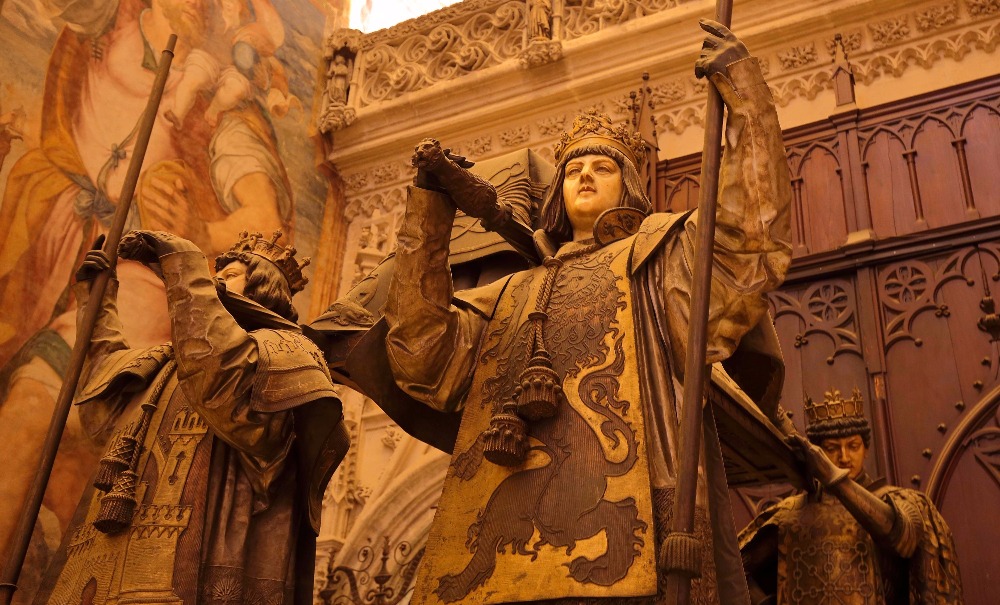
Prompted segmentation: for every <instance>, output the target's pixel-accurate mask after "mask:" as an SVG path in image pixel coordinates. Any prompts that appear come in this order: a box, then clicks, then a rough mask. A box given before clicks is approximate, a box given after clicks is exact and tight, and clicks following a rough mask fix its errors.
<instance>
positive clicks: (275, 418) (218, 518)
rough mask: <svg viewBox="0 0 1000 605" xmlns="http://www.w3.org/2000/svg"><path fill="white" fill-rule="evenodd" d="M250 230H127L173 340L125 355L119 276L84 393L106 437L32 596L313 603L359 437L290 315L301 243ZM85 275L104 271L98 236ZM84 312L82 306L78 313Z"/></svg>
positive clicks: (85, 416)
mask: <svg viewBox="0 0 1000 605" xmlns="http://www.w3.org/2000/svg"><path fill="white" fill-rule="evenodd" d="M280 235H281V233H280V232H275V235H274V237H273V238H264V237H262V236H261V235H260V234H257V233H253V234H251V233H246V232H244V233H243V234H242V236H241V239H240V240H239V241H238V242H237V243H236V245H234V246H233V247H232V248H231V249H230V250H229V251H227V252H225V253H223V254H222V255H220V256H219V257H218V258H217V259H216V263H215V267H216V271H217V275H216V278H215V279H213V278H212V277H211V276H210V274H209V270H208V263H207V262H206V259H205V256H204V255H203V254H202V253H201V251H200V250H198V248H197V247H195V245H194V244H192V243H191V242H189V241H187V240H185V239H182V238H180V237H177V236H174V235H170V234H168V233H162V232H151V231H133V232H131V233H129V234H128V235H126V237H125V238H124V239H123V240H122V243H121V245H120V247H119V254H120V256H121V257H122V258H127V259H133V260H137V261H140V262H142V263H144V264H145V265H147V266H148V267H150V268H151V269H153V271H154V272H156V273H157V274H158V275H160V276H161V277H162V278H163V280H164V282H165V285H166V290H167V300H168V306H169V312H170V320H171V333H172V342H170V343H166V344H163V345H160V346H155V347H152V348H148V349H132V348H129V346H128V344H127V343H126V342H125V340H124V338H123V337H122V333H121V328H120V323H119V321H118V314H117V304H116V294H117V283H116V282H114V281H112V282H111V285H110V287H109V290H108V292H107V293H106V295H105V298H104V300H103V301H96V300H95V301H89V304H102V305H103V308H102V311H101V314H100V316H99V319H98V323H97V326H96V328H95V330H94V335H93V337H92V339H91V346H90V353H89V359H88V368H87V372H86V374H85V380H84V381H83V382H81V387H80V389H79V390H78V392H77V396H76V403H77V404H78V405H79V406H80V416H81V419H82V421H83V423H84V426H85V428H86V430H87V432H88V433H89V434H90V435H91V436H92V437H93V438H94V439H95V440H96V441H98V442H99V443H101V444H104V445H105V446H106V453H105V455H104V457H103V458H102V459H101V463H100V466H99V468H98V471H97V475H96V478H95V480H94V489H93V490H90V491H89V492H88V493H86V494H85V495H84V498H83V500H82V501H81V503H80V506H79V509H78V511H77V515H76V517H75V521H74V523H75V527H74V528H72V529H71V530H70V531H69V532H68V534H67V536H68V539H67V542H66V544H65V548H64V550H63V551H62V552H61V553H60V554H59V555H58V556H57V561H56V564H55V565H53V568H52V570H51V571H50V572H49V573H50V577H49V579H48V580H47V582H46V585H45V588H44V589H43V591H42V592H41V593H40V594H39V596H38V597H37V602H39V603H64V602H79V600H80V599H81V598H83V599H84V600H86V596H87V595H91V596H92V597H93V598H94V599H98V600H101V601H116V602H117V601H118V600H120V599H126V598H127V599H133V600H137V601H144V602H157V603H180V602H186V603H195V602H198V603H214V602H226V603H256V602H260V603H291V602H293V601H294V602H296V603H311V602H312V577H313V574H314V570H313V564H312V560H313V556H314V553H315V532H316V531H317V530H318V526H319V512H320V507H321V502H322V496H323V492H324V488H325V485H326V482H327V481H328V479H329V477H330V475H331V474H332V472H333V470H334V469H335V468H336V466H337V464H339V462H340V460H342V459H343V456H344V454H345V453H346V451H347V447H348V445H349V438H348V435H347V431H346V429H345V428H344V426H343V423H342V418H343V415H342V409H341V406H340V401H339V399H337V397H336V394H335V392H334V390H333V384H332V382H331V379H330V374H329V371H328V370H327V368H326V364H325V363H324V362H323V358H322V355H321V354H320V352H319V350H318V349H317V348H316V346H315V345H314V344H313V343H312V342H311V341H309V340H308V339H307V338H306V337H305V336H304V335H303V334H302V333H301V331H300V329H299V327H298V326H297V325H296V323H295V320H296V318H297V317H296V312H295V310H294V308H293V307H292V295H293V294H294V293H296V292H298V291H300V290H301V289H302V288H303V287H304V285H305V283H306V278H305V277H303V275H302V272H301V267H302V266H304V263H303V264H300V262H299V261H298V260H296V258H295V250H294V249H293V248H290V247H286V246H282V245H279V244H278V243H277V241H278V238H279V237H280ZM95 248H96V249H95V250H93V251H91V252H90V253H89V254H88V256H87V258H86V260H85V261H84V264H83V265H82V267H81V269H80V271H79V272H78V274H77V277H78V283H77V285H76V292H77V296H79V297H80V298H79V300H80V301H81V302H80V304H79V309H81V310H82V309H84V307H85V303H87V302H88V301H87V299H88V294H89V292H90V280H91V279H93V277H94V276H95V275H96V274H97V273H98V272H100V271H102V270H107V268H108V266H109V265H108V258H107V255H105V254H104V252H102V251H100V249H99V248H100V245H97V246H95ZM81 313H82V311H81Z"/></svg>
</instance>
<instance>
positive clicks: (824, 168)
mask: <svg viewBox="0 0 1000 605" xmlns="http://www.w3.org/2000/svg"><path fill="white" fill-rule="evenodd" d="M793 153H794V152H793ZM792 166H793V173H792V186H793V188H798V189H799V191H797V192H796V193H798V195H797V198H798V202H799V205H800V207H801V212H802V220H801V223H802V227H804V235H805V237H804V241H803V242H802V243H803V244H804V245H805V246H806V249H807V250H808V251H809V252H810V253H815V252H823V251H825V250H833V249H834V248H836V247H837V246H840V245H841V244H843V243H844V241H845V240H846V239H847V217H846V216H845V214H844V189H843V183H842V181H841V167H840V161H839V160H838V159H837V151H836V149H835V147H834V146H832V145H830V144H829V143H828V142H821V143H816V144H813V145H811V146H810V147H809V148H808V149H806V151H805V152H804V153H803V154H802V156H801V159H799V160H798V161H797V162H796V158H794V157H793V158H792Z"/></svg>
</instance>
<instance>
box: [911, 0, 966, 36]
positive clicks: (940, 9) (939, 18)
mask: <svg viewBox="0 0 1000 605" xmlns="http://www.w3.org/2000/svg"><path fill="white" fill-rule="evenodd" d="M914 16H915V17H916V20H917V29H919V30H920V31H922V32H928V31H931V30H935V29H940V28H942V27H944V26H946V25H951V24H952V23H954V22H955V21H956V20H958V5H957V4H955V3H954V2H949V3H947V4H939V5H937V6H932V7H930V8H927V9H924V10H922V11H919V12H918V13H916V15H914Z"/></svg>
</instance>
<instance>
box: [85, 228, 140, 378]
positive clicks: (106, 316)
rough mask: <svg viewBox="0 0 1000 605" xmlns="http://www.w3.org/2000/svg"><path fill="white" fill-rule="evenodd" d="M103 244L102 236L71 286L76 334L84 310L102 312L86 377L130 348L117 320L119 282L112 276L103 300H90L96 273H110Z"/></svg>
mask: <svg viewBox="0 0 1000 605" xmlns="http://www.w3.org/2000/svg"><path fill="white" fill-rule="evenodd" d="M103 244H104V236H103V235H102V236H100V237H99V238H98V239H97V241H96V242H94V246H93V249H92V250H91V251H90V252H88V253H87V255H86V257H84V260H83V263H82V264H81V265H80V268H79V269H78V270H77V272H76V285H74V286H73V294H74V295H75V296H76V323H77V333H79V332H80V326H81V322H82V321H83V316H84V314H85V313H86V309H87V307H88V306H89V305H91V304H99V305H101V311H100V313H98V315H97V323H96V324H94V331H93V333H92V335H91V337H90V349H89V350H88V351H87V372H86V375H87V376H90V375H92V374H93V373H94V371H95V370H96V369H97V368H100V367H101V366H102V365H103V364H104V362H105V361H106V360H107V358H108V356H109V355H111V354H113V353H116V352H118V351H124V350H126V349H128V348H129V347H128V343H127V342H126V341H125V331H124V328H123V327H122V322H121V319H119V317H118V280H117V279H116V278H115V277H114V276H112V277H111V279H109V280H108V285H107V288H106V289H105V290H104V300H102V301H97V300H93V301H92V300H91V298H90V287H91V285H92V283H93V280H94V278H95V277H97V275H98V274H99V273H101V272H103V271H108V270H110V266H111V262H110V261H109V260H108V257H107V255H106V254H105V253H104V251H103V250H102V249H101V248H102V246H103ZM84 382H85V381H84Z"/></svg>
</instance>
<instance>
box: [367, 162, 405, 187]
mask: <svg viewBox="0 0 1000 605" xmlns="http://www.w3.org/2000/svg"><path fill="white" fill-rule="evenodd" d="M400 172H401V170H400V168H399V166H398V165H396V164H392V163H387V164H382V165H380V166H376V167H375V168H373V169H372V181H374V183H375V185H384V184H386V183H390V182H392V181H394V180H396V179H398V178H399V175H400Z"/></svg>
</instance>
